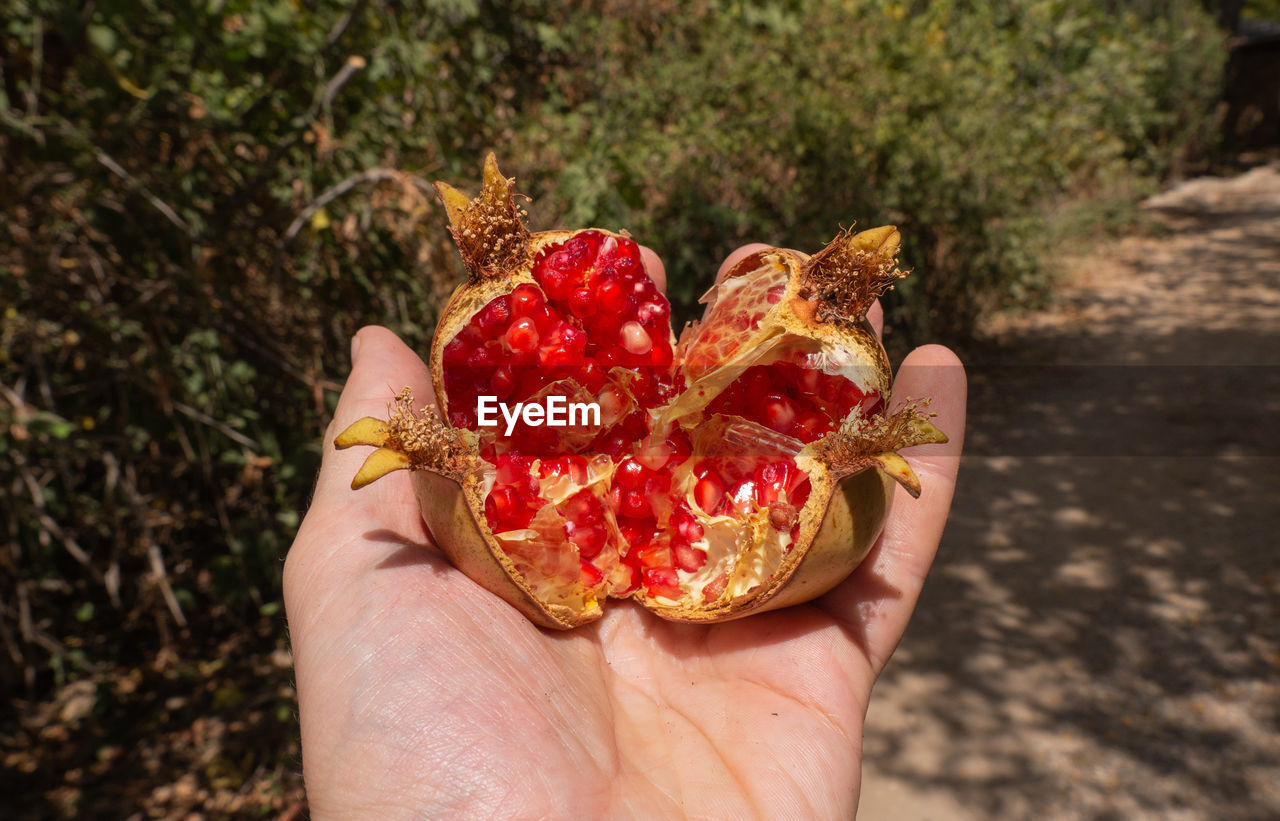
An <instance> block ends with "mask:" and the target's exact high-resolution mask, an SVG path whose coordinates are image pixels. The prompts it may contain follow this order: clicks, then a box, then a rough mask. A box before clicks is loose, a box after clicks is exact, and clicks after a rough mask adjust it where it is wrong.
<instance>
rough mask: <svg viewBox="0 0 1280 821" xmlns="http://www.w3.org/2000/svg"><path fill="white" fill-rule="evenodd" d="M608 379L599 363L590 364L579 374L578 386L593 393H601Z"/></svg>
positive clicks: (583, 367) (584, 366)
mask: <svg viewBox="0 0 1280 821" xmlns="http://www.w3.org/2000/svg"><path fill="white" fill-rule="evenodd" d="M607 378H608V377H607V376H606V374H605V370H604V368H602V367H600V365H599V363H597V362H588V363H587V364H586V365H583V366H582V370H581V371H579V372H578V384H580V385H582V387H584V388H586V389H587V390H588V391H590V392H591V393H599V392H600V389H601V388H603V387H604V383H605V380H606V379H607Z"/></svg>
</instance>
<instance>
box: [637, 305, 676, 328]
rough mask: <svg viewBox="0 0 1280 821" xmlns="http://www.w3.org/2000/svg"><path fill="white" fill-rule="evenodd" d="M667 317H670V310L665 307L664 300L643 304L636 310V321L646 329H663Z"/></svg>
mask: <svg viewBox="0 0 1280 821" xmlns="http://www.w3.org/2000/svg"><path fill="white" fill-rule="evenodd" d="M669 316H671V309H670V308H669V307H668V306H667V304H666V300H654V301H652V302H645V303H643V304H642V305H640V307H638V308H636V319H638V320H640V324H641V325H644V326H646V327H653V326H654V325H659V326H663V327H665V325H666V322H667V318H668V317H669Z"/></svg>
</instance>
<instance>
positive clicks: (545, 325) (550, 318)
mask: <svg viewBox="0 0 1280 821" xmlns="http://www.w3.org/2000/svg"><path fill="white" fill-rule="evenodd" d="M530 318H531V319H532V320H533V322H534V324H535V325H536V326H537V327H538V333H540V334H545V333H546V332H548V331H550V330H551V329H552V328H554V327H555V324H556V323H557V322H559V321H560V315H559V314H557V313H556V312H555V311H553V310H551V308H550V307H549V306H547V305H543V306H542V307H541V308H539V309H538V310H536V311H534V312H533V316H532V317H530Z"/></svg>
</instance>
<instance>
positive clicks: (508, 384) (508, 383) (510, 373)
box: [489, 365, 516, 399]
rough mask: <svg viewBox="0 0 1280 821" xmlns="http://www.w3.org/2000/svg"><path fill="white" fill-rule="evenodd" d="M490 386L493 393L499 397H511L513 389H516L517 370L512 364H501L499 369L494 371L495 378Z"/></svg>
mask: <svg viewBox="0 0 1280 821" xmlns="http://www.w3.org/2000/svg"><path fill="white" fill-rule="evenodd" d="M489 388H490V390H492V391H493V395H494V396H496V397H498V398H499V399H507V398H508V397H510V396H511V393H512V391H514V390H515V389H516V377H515V370H514V369H513V368H512V367H511V366H510V365H499V366H498V369H497V370H495V371H494V372H493V379H492V380H490V382H489Z"/></svg>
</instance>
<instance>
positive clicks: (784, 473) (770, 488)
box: [754, 462, 799, 507]
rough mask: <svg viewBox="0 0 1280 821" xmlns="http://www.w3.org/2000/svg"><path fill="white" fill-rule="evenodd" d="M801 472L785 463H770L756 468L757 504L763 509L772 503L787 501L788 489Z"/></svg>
mask: <svg viewBox="0 0 1280 821" xmlns="http://www.w3.org/2000/svg"><path fill="white" fill-rule="evenodd" d="M798 473H799V471H797V470H796V469H795V468H794V467H792V466H791V465H788V464H787V463H785V462H769V463H767V464H763V465H761V466H760V467H758V468H756V472H755V477H754V478H755V497H756V504H758V505H760V506H761V507H765V506H767V505H768V504H769V503H770V502H777V501H786V499H787V488H788V486H789V485H791V484H792V483H793V482H794V480H795V479H796V477H797V475H798Z"/></svg>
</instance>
